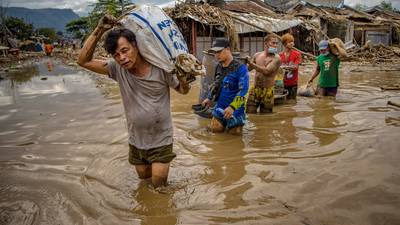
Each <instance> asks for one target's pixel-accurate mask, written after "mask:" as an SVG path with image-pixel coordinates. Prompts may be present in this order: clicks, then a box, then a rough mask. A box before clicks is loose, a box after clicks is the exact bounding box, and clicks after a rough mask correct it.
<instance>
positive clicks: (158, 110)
mask: <svg viewBox="0 0 400 225" xmlns="http://www.w3.org/2000/svg"><path fill="white" fill-rule="evenodd" d="M113 24H115V19H114V18H112V17H110V16H106V17H103V18H102V20H101V21H100V22H99V24H98V25H97V27H96V29H95V30H94V31H93V32H92V34H91V35H90V36H89V37H88V39H87V40H86V42H85V44H84V46H83V48H82V50H81V52H80V54H79V58H78V64H79V65H80V66H82V67H84V68H86V69H89V70H91V71H93V72H96V73H100V74H105V75H109V77H111V78H112V79H114V80H115V81H117V82H118V84H119V87H120V91H121V96H122V102H123V105H124V108H125V114H126V119H127V123H128V132H129V140H128V142H129V162H130V163H131V164H133V165H134V166H135V168H136V172H137V174H138V176H139V178H141V179H150V178H151V181H152V184H153V185H154V187H159V186H164V185H166V184H167V178H168V171H169V165H170V162H171V161H172V159H173V158H174V157H175V156H176V155H175V153H174V152H173V151H172V144H173V140H172V138H173V131H172V119H171V111H170V92H169V88H170V87H172V88H174V89H175V90H176V91H178V92H179V93H181V94H186V93H188V91H189V89H190V85H189V84H188V83H186V82H185V81H181V80H178V79H177V77H176V76H175V75H171V74H167V73H165V72H164V71H163V70H161V69H160V68H158V67H156V66H153V65H151V64H150V63H149V62H147V61H146V60H145V59H144V58H143V57H142V56H141V55H140V52H139V49H138V47H137V45H136V36H135V34H134V33H132V32H131V31H130V30H128V29H113V30H111V31H110V32H109V33H108V35H107V37H106V39H105V42H104V44H105V48H106V50H107V52H108V53H109V54H111V55H112V57H113V60H111V61H102V60H96V59H93V52H94V50H95V47H96V44H97V42H98V41H99V39H100V38H101V36H102V35H103V34H104V32H106V31H107V30H109V29H111V28H112V26H113Z"/></svg>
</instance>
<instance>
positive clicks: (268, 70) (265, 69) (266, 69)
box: [250, 57, 281, 76]
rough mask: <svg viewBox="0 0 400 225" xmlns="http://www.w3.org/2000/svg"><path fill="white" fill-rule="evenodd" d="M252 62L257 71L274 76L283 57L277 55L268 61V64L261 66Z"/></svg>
mask: <svg viewBox="0 0 400 225" xmlns="http://www.w3.org/2000/svg"><path fill="white" fill-rule="evenodd" d="M250 64H253V65H252V66H253V67H254V69H255V70H256V71H257V72H259V73H262V74H263V75H265V76H274V75H275V74H274V73H275V72H276V71H277V70H278V69H279V67H280V66H281V59H280V58H279V57H275V58H274V59H273V60H272V61H271V62H270V63H268V65H267V66H260V65H257V64H255V63H253V62H250Z"/></svg>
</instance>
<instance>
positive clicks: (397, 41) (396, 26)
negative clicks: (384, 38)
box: [365, 6, 400, 45]
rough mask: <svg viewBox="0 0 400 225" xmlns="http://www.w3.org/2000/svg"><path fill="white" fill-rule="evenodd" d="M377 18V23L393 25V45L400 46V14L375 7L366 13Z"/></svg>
mask: <svg viewBox="0 0 400 225" xmlns="http://www.w3.org/2000/svg"><path fill="white" fill-rule="evenodd" d="M365 12H366V13H368V14H370V15H372V16H374V17H375V19H376V20H377V21H383V22H386V23H390V24H391V25H392V44H394V45H400V13H397V12H393V11H388V10H385V9H383V8H381V7H379V6H375V7H373V8H371V9H368V10H366V11H365Z"/></svg>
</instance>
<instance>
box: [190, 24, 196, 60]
mask: <svg viewBox="0 0 400 225" xmlns="http://www.w3.org/2000/svg"><path fill="white" fill-rule="evenodd" d="M196 37H197V30H196V23H195V21H194V20H193V19H192V39H191V42H192V46H191V48H192V54H193V55H194V56H196V57H197V55H196V51H197V49H196V46H197V45H196Z"/></svg>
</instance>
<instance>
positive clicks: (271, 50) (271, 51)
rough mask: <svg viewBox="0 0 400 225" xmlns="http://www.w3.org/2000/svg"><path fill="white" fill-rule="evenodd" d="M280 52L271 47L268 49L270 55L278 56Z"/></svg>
mask: <svg viewBox="0 0 400 225" xmlns="http://www.w3.org/2000/svg"><path fill="white" fill-rule="evenodd" d="M277 52H278V49H277V48H273V47H269V48H268V53H269V54H276V53H277Z"/></svg>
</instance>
